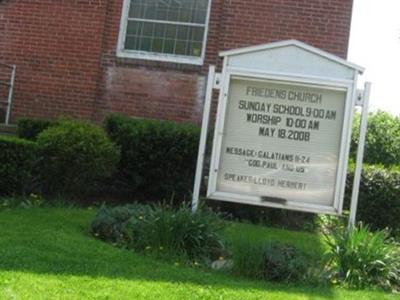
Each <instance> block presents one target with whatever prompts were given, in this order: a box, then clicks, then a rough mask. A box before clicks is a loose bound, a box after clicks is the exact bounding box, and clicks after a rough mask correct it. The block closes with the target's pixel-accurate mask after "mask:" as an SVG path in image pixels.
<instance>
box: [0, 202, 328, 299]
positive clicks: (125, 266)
mask: <svg viewBox="0 0 400 300" xmlns="http://www.w3.org/2000/svg"><path fill="white" fill-rule="evenodd" d="M92 216H93V212H92V211H88V210H79V209H29V210H9V211H3V212H0V232H1V236H0V253H1V256H0V271H21V272H31V273H39V274H52V275H76V276H90V277H93V278H96V277H106V278H119V279H127V280H146V281H162V282H172V283H174V282H179V283H192V284H196V285H199V286H202V285H206V286H211V287H213V288H214V287H215V288H223V289H231V290H248V289H251V290H261V291H269V292H271V291H284V292H285V293H295V294H301V295H305V296H306V297H307V298H309V299H313V298H315V297H318V298H326V299H329V298H333V292H332V290H331V289H329V288H312V287H307V286H298V285H297V286H294V285H285V284H273V283H265V282H261V281H251V280H245V279H241V278H237V277H233V276H229V275H226V274H221V273H217V272H210V271H208V272H206V271H202V270H194V269H192V268H188V267H184V266H176V265H174V263H173V262H172V263H166V262H163V261H160V260H156V259H154V258H151V257H147V256H143V255H139V254H136V253H133V252H131V251H128V250H124V249H117V248H115V247H113V246H112V245H109V244H106V243H104V242H101V241H98V240H96V239H94V238H92V237H91V236H90V235H89V234H88V233H87V229H88V226H89V223H90V220H91V218H92ZM249 226H251V225H249ZM266 230H267V229H266ZM252 232H253V234H256V230H254V228H253V231H252ZM282 232H283V231H282ZM275 234H276V233H275ZM278 234H279V231H278ZM293 234H296V233H293ZM304 239H307V236H305V237H304ZM304 242H306V241H304ZM249 259H251V258H249Z"/></svg>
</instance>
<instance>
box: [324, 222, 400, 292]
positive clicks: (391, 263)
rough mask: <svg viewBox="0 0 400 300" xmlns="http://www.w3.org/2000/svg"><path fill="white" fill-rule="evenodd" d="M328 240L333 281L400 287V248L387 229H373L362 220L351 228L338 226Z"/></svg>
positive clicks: (356, 285)
mask: <svg viewBox="0 0 400 300" xmlns="http://www.w3.org/2000/svg"><path fill="white" fill-rule="evenodd" d="M326 241H327V244H328V246H329V250H328V252H327V253H326V261H327V268H328V269H329V270H330V271H331V279H332V281H338V282H343V283H344V284H346V285H348V286H349V287H354V288H366V287H369V286H373V285H374V286H379V287H382V288H385V289H392V290H393V289H398V288H399V287H400V252H399V248H398V245H395V244H393V243H392V242H391V240H390V239H389V238H388V234H387V232H386V231H377V232H371V231H370V230H369V229H368V227H367V226H363V225H362V224H360V225H359V226H357V227H354V228H353V229H351V230H347V229H346V230H343V229H339V230H334V231H332V232H331V233H330V234H329V235H326Z"/></svg>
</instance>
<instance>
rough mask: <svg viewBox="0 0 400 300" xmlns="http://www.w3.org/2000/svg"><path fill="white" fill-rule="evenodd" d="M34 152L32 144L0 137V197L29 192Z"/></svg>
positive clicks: (32, 174) (34, 148)
mask: <svg viewBox="0 0 400 300" xmlns="http://www.w3.org/2000/svg"><path fill="white" fill-rule="evenodd" d="M36 150H37V149H36V145H35V143H33V142H30V141H26V140H23V139H19V138H14V137H0V195H24V194H25V193H27V192H29V189H30V187H31V184H32V181H33V176H34V173H33V167H34V163H35V159H36V154H37V153H36Z"/></svg>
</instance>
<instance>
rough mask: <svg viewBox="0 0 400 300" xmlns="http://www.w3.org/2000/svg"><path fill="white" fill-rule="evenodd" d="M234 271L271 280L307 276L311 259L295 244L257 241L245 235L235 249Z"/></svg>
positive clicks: (290, 279)
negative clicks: (250, 239) (247, 239)
mask: <svg viewBox="0 0 400 300" xmlns="http://www.w3.org/2000/svg"><path fill="white" fill-rule="evenodd" d="M233 262H234V263H233V272H234V273H236V274H238V275H241V276H245V277H250V278H257V279H263V280H268V281H287V282H289V281H301V280H305V279H306V275H307V273H308V270H309V268H310V263H309V261H308V260H307V258H306V256H305V255H303V254H302V253H301V252H300V251H299V250H298V249H297V248H295V247H294V246H291V245H288V244H284V243H280V242H275V241H269V242H264V243H254V242H249V241H246V239H243V240H242V241H241V242H240V243H237V244H235V246H234V249H233Z"/></svg>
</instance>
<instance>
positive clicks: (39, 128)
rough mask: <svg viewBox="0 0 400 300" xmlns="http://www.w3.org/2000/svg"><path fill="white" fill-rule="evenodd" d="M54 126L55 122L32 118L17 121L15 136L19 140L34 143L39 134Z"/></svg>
mask: <svg viewBox="0 0 400 300" xmlns="http://www.w3.org/2000/svg"><path fill="white" fill-rule="evenodd" d="M55 125H57V122H56V121H50V120H43V119H32V118H22V119H18V127H17V135H18V137H20V138H24V139H28V140H33V141H34V140H36V139H37V136H38V135H39V134H40V133H41V132H43V131H44V130H46V129H47V128H49V127H51V126H55Z"/></svg>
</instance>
